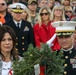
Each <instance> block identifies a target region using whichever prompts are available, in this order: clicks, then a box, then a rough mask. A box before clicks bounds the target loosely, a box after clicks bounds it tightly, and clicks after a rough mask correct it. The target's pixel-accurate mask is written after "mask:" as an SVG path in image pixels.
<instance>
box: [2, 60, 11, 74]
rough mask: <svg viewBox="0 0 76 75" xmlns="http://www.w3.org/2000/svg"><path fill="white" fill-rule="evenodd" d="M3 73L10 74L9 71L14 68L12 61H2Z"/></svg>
mask: <svg viewBox="0 0 76 75" xmlns="http://www.w3.org/2000/svg"><path fill="white" fill-rule="evenodd" d="M2 64H3V65H2V75H8V74H9V71H10V70H11V69H12V62H11V61H9V62H4V61H2Z"/></svg>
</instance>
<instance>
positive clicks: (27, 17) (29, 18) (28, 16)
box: [24, 7, 31, 22]
mask: <svg viewBox="0 0 76 75" xmlns="http://www.w3.org/2000/svg"><path fill="white" fill-rule="evenodd" d="M24 11H26V13H27V16H26V20H27V21H29V22H31V16H30V14H29V13H30V12H29V10H28V8H27V7H26V9H25V10H24Z"/></svg>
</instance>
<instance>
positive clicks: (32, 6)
mask: <svg viewBox="0 0 76 75" xmlns="http://www.w3.org/2000/svg"><path fill="white" fill-rule="evenodd" d="M28 8H29V9H30V10H31V11H36V9H37V4H36V3H34V2H33V3H31V4H29V5H28Z"/></svg>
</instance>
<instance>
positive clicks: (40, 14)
mask: <svg viewBox="0 0 76 75" xmlns="http://www.w3.org/2000/svg"><path fill="white" fill-rule="evenodd" d="M48 14H49V13H48V12H47V13H40V15H41V16H43V15H48Z"/></svg>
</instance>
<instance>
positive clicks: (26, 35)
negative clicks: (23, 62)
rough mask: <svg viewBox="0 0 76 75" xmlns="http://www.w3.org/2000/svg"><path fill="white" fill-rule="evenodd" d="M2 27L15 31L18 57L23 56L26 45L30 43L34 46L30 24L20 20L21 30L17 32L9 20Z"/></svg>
mask: <svg viewBox="0 0 76 75" xmlns="http://www.w3.org/2000/svg"><path fill="white" fill-rule="evenodd" d="M4 25H8V26H10V27H11V28H12V29H13V30H14V31H15V33H16V36H17V37H16V39H17V43H16V50H18V51H19V55H20V56H23V53H24V52H25V51H27V49H28V45H29V44H30V43H32V44H33V45H34V46H35V43H34V35H33V28H32V26H31V23H30V22H27V21H24V20H22V23H21V28H20V29H19V31H18V30H17V27H16V25H15V23H14V21H13V20H10V21H9V22H7V23H5V24H4Z"/></svg>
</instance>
